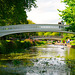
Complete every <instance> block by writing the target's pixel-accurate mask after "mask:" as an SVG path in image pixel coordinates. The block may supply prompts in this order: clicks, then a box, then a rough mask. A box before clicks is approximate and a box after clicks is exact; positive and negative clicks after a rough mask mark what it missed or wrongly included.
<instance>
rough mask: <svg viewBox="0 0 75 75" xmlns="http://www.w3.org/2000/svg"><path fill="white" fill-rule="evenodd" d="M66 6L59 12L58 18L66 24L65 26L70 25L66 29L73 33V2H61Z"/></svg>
mask: <svg viewBox="0 0 75 75" xmlns="http://www.w3.org/2000/svg"><path fill="white" fill-rule="evenodd" d="M62 2H64V3H65V4H66V6H65V7H66V8H65V9H64V10H63V11H61V10H58V11H59V12H61V14H59V15H60V17H62V19H63V20H64V22H66V24H68V25H70V27H69V28H68V29H69V30H71V31H75V0H62Z"/></svg>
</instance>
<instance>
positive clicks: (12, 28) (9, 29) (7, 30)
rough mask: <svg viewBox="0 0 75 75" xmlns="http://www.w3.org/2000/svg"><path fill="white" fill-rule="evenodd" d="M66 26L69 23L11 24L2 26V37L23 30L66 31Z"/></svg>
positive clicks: (0, 30) (0, 29)
mask: <svg viewBox="0 0 75 75" xmlns="http://www.w3.org/2000/svg"><path fill="white" fill-rule="evenodd" d="M65 27H68V25H61V24H21V25H9V26H0V37H2V36H5V35H9V34H14V33H23V32H65V33H73V32H68V31H65Z"/></svg>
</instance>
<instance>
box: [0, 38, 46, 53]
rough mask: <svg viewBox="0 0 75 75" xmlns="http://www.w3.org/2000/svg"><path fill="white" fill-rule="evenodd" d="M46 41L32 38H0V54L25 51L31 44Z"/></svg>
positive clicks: (39, 43) (34, 44)
mask: <svg viewBox="0 0 75 75" xmlns="http://www.w3.org/2000/svg"><path fill="white" fill-rule="evenodd" d="M46 43H47V42H46V41H39V40H38V41H37V40H35V41H33V40H32V39H25V40H23V41H22V40H21V41H20V40H0V54H8V53H20V52H25V49H29V47H31V46H38V45H41V44H46Z"/></svg>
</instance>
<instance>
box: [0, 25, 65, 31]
mask: <svg viewBox="0 0 75 75" xmlns="http://www.w3.org/2000/svg"><path fill="white" fill-rule="evenodd" d="M64 27H66V26H65V25H64V26H63V25H55V24H54V25H52V24H51V25H50V24H49V25H47V24H46V25H45V24H25V25H10V26H0V30H15V29H16V30H17V29H18V30H19V29H21V30H23V29H26V30H29V29H38V28H40V29H63V30H64Z"/></svg>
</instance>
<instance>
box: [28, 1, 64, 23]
mask: <svg viewBox="0 0 75 75" xmlns="http://www.w3.org/2000/svg"><path fill="white" fill-rule="evenodd" d="M37 5H38V8H32V11H31V12H27V15H28V19H30V20H32V21H33V22H35V23H37V24H51V23H58V21H59V15H58V11H57V9H61V10H63V9H64V4H61V3H60V0H37Z"/></svg>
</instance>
